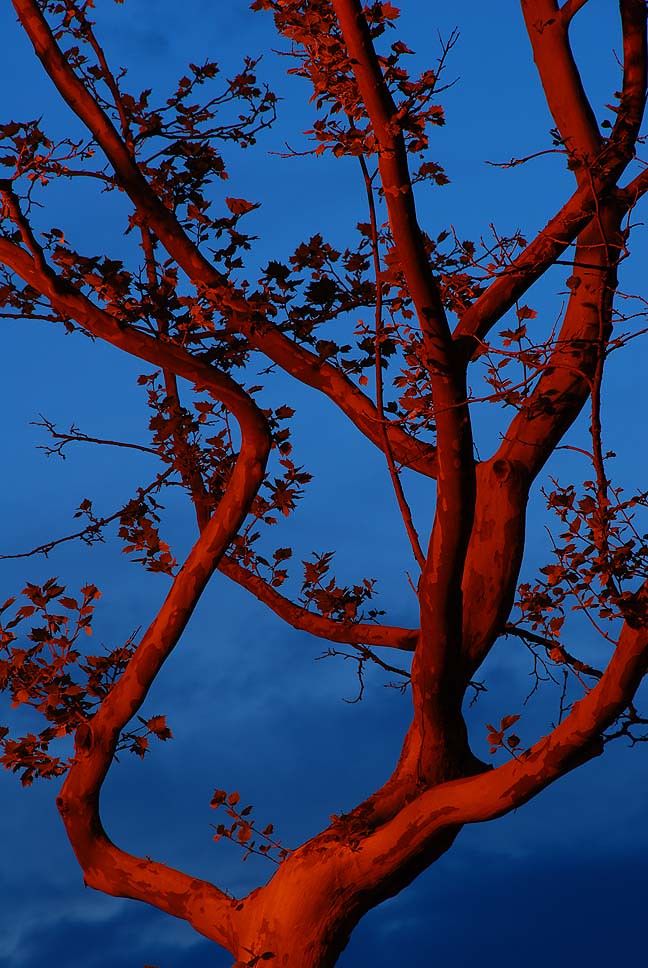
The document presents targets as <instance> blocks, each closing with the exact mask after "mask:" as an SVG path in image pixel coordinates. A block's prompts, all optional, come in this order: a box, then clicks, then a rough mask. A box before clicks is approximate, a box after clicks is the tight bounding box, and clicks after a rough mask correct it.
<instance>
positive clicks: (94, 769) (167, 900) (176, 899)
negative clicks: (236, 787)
mask: <svg viewBox="0 0 648 968" xmlns="http://www.w3.org/2000/svg"><path fill="white" fill-rule="evenodd" d="M15 217H16V218H17V219H18V220H19V221H20V222H21V223H22V220H21V219H20V216H19V214H16V215H15ZM20 227H21V231H22V234H23V238H24V239H25V241H26V244H30V243H29V238H30V237H29V233H28V231H27V229H26V228H25V225H24V224H21V225H20ZM31 245H36V243H35V242H33V241H32V243H31ZM0 259H1V260H2V261H3V262H4V263H5V264H6V265H8V266H9V267H10V268H11V269H13V271H14V272H16V273H17V274H18V275H20V276H21V278H22V279H23V280H24V281H25V282H27V283H28V284H29V285H31V286H33V287H34V288H35V289H37V290H38V291H40V292H42V293H43V295H45V296H47V298H48V299H49V300H50V302H51V304H52V306H53V307H54V308H55V309H56V311H57V312H59V313H61V315H63V316H65V317H69V318H72V319H75V320H76V321H77V322H78V323H80V324H81V325H82V326H83V327H84V328H85V329H87V330H88V332H90V333H92V334H93V335H94V336H96V337H99V338H101V339H104V340H106V341H107V342H109V343H111V344H112V345H114V346H116V347H118V348H119V349H122V350H125V351H126V352H128V353H130V354H131V355H133V356H136V357H138V358H139V359H142V360H145V361H146V362H148V363H152V364H153V365H155V366H160V367H163V368H164V369H167V370H168V371H170V372H173V373H174V374H175V375H176V376H182V377H184V378H185V379H188V380H191V381H192V382H193V383H195V384H197V385H199V386H200V387H201V388H205V389H206V390H207V391H208V392H209V393H210V394H211V395H212V396H213V397H214V398H215V399H216V400H218V401H219V402H220V403H222V404H223V405H224V406H225V407H227V408H228V409H229V410H230V411H231V412H232V413H233V414H234V416H235V417H236V419H237V421H238V423H239V426H240V429H241V436H242V443H241V450H240V453H239V455H238V458H237V460H236V464H235V466H234V470H233V472H232V476H231V478H230V480H229V483H228V485H227V488H226V491H225V494H224V495H223V497H222V499H221V501H220V503H219V504H218V507H217V508H216V510H215V512H214V514H213V515H212V517H211V519H210V520H209V522H208V523H207V525H206V527H205V528H204V530H203V532H202V533H201V535H200V537H199V539H198V541H197V542H196V544H195V545H194V547H193V548H192V550H191V552H190V554H189V556H188V558H187V560H186V561H185V563H184V565H183V566H182V568H181V570H180V571H179V573H178V574H177V576H176V577H175V579H174V581H173V584H172V586H171V589H170V591H169V593H168V595H167V597H166V599H165V601H164V603H163V604H162V607H161V608H160V610H159V612H158V614H157V616H156V617H155V619H154V620H153V622H152V623H151V625H150V626H149V628H148V630H147V631H146V633H145V635H144V636H143V638H142V641H141V643H140V645H139V647H138V648H137V650H136V651H135V653H134V655H133V658H132V659H131V661H130V663H129V665H128V667H127V668H126V670H125V671H124V673H123V675H122V677H121V678H120V679H119V680H118V682H117V683H116V684H115V686H114V687H113V689H112V690H111V692H110V693H109V695H108V696H107V697H106V699H105V700H104V701H103V703H102V704H101V706H100V708H99V710H98V712H97V713H96V715H95V716H94V718H93V719H92V720H91V722H90V723H89V724H87V725H84V726H82V727H80V728H79V730H78V731H77V735H76V757H75V761H74V763H73V765H72V767H71V768H70V771H69V774H68V776H67V779H66V781H65V783H64V785H63V788H62V791H61V794H60V796H59V798H58V801H57V802H58V806H59V810H60V812H61V815H62V817H63V820H64V823H65V826H66V830H67V832H68V837H69V838H70V842H71V844H72V846H73V848H74V851H75V853H76V856H77V858H78V860H79V863H80V865H81V867H82V869H83V872H84V877H85V880H86V883H87V884H89V885H91V886H92V887H95V888H97V889H99V890H102V891H104V892H106V893H108V894H114V895H117V896H123V897H132V898H136V899H139V900H145V901H147V902H148V903H151V904H154V905H156V906H157V907H159V908H161V909H162V910H164V911H166V912H168V913H170V914H173V915H175V916H176V917H181V918H185V919H187V920H189V921H190V922H191V924H192V925H193V926H194V927H195V928H196V930H198V931H200V932H202V933H204V934H206V935H207V936H208V937H210V938H212V939H213V940H216V941H218V942H219V943H221V944H224V945H225V946H226V947H232V944H233V941H232V923H233V918H234V917H235V910H234V907H233V906H232V901H231V899H230V898H229V897H228V896H227V895H225V894H224V893H223V892H221V891H220V890H218V888H216V887H214V886H213V885H211V884H209V883H207V882H205V881H201V880H199V879H195V878H191V877H189V876H188V875H185V874H182V873H180V872H178V871H176V870H173V869H171V868H168V867H166V866H165V865H163V864H159V863H157V862H154V861H151V860H143V859H142V858H139V857H136V856H134V855H132V854H129V853H127V852H125V851H123V850H120V848H118V847H116V846H115V845H114V844H113V843H112V842H111V841H110V840H109V838H108V836H107V835H106V833H105V831H104V829H103V826H102V824H101V819H100V814H99V795H100V791H101V786H102V784H103V781H104V779H105V777H106V774H107V772H108V770H109V768H110V765H111V763H112V760H113V757H114V752H115V747H116V744H117V742H118V739H119V735H120V733H121V730H122V729H123V728H124V726H125V725H126V724H127V723H128V722H129V720H130V719H131V718H132V717H133V716H134V715H135V714H136V713H137V711H138V710H139V708H140V707H141V705H142V703H143V702H144V699H145V698H146V695H147V692H148V690H149V688H150V686H151V684H152V683H153V681H154V679H155V677H156V675H157V674H158V672H159V671H160V669H161V667H162V665H163V663H164V662H165V660H166V659H167V657H168V656H169V654H170V653H171V651H172V650H173V649H174V647H175V646H176V644H177V643H178V641H179V639H180V637H181V635H182V633H183V632H184V629H185V628H186V625H187V623H188V621H189V619H190V618H191V615H192V613H193V611H194V608H195V607H196V604H197V602H198V601H199V599H200V596H201V594H202V592H203V590H204V588H205V586H206V584H207V582H208V581H209V579H210V577H211V575H212V574H213V572H214V570H215V569H216V568H217V566H218V563H219V561H220V559H221V557H222V555H223V554H224V552H225V551H226V549H227V547H228V545H229V544H230V542H231V540H232V538H233V537H234V536H235V535H236V533H237V531H238V529H239V527H240V525H241V523H242V522H243V520H244V518H245V516H246V515H247V513H248V511H249V509H250V506H251V504H252V501H253V500H254V497H255V495H256V493H257V491H258V489H259V486H260V485H261V483H262V481H263V478H264V474H265V466H266V461H267V458H268V454H269V452H270V447H271V436H270V432H269V429H268V425H267V421H266V418H265V416H264V415H263V413H262V411H261V410H260V409H259V408H258V407H257V406H256V404H255V403H254V401H253V400H252V399H251V398H250V397H249V396H248V394H246V393H245V392H244V391H243V390H242V389H241V388H240V387H239V386H238V385H237V384H236V383H235V382H234V381H233V380H232V379H231V377H229V376H227V374H224V373H220V372H219V371H217V370H215V369H214V368H213V367H211V366H208V365H207V364H205V363H202V362H200V361H197V360H195V359H193V357H192V356H191V355H190V354H189V353H187V352H186V351H185V350H184V349H182V348H181V347H178V346H176V345H174V344H171V343H162V342H159V341H157V340H155V339H154V338H152V337H150V336H148V335H146V334H143V333H139V332H137V331H134V330H130V329H128V328H127V327H123V326H120V325H119V323H118V322H117V321H116V320H115V319H113V318H112V317H111V316H110V315H109V314H108V313H106V312H104V311H102V310H100V309H98V308H97V307H95V306H94V305H93V304H92V303H91V302H90V301H89V300H88V299H87V298H86V297H85V296H83V295H82V294H81V293H79V292H77V291H74V290H72V289H71V288H70V287H68V286H67V285H66V284H65V283H64V282H62V281H61V280H59V279H58V278H57V277H56V276H55V274H54V273H53V272H52V270H51V269H50V268H49V267H48V266H47V265H46V264H45V263H44V260H43V259H42V254H41V258H36V257H35V256H32V255H30V254H29V253H27V252H26V251H25V250H24V249H22V248H21V247H20V246H19V245H16V244H15V243H13V242H9V241H8V240H6V239H0Z"/></svg>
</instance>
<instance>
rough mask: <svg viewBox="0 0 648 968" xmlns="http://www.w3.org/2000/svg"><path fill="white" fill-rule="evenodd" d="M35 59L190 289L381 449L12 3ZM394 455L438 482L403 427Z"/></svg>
mask: <svg viewBox="0 0 648 968" xmlns="http://www.w3.org/2000/svg"><path fill="white" fill-rule="evenodd" d="M13 2H14V7H15V9H16V12H17V14H18V17H19V20H20V22H21V24H22V26H23V28H24V29H25V31H26V33H27V35H28V36H29V38H30V40H31V42H32V44H33V46H34V50H35V51H36V54H37V56H38V57H39V59H40V61H41V62H42V64H43V66H44V68H45V70H46V71H47V73H48V74H49V76H50V78H51V80H52V81H53V82H54V84H55V86H56V87H57V89H58V91H59V93H60V94H61V96H62V97H63V99H64V100H65V101H66V102H67V104H68V105H69V106H70V108H71V109H72V110H73V111H74V113H75V114H76V115H77V116H78V118H79V119H80V120H81V121H82V122H83V124H84V125H85V126H86V127H87V128H88V130H89V131H90V132H91V133H92V135H93V137H94V139H95V140H96V142H97V144H98V145H99V146H100V147H101V149H102V150H103V152H104V154H105V155H106V157H107V159H108V161H109V162H110V164H111V166H112V168H113V170H114V172H115V175H116V177H117V182H118V184H119V186H120V187H121V188H122V189H123V190H124V191H125V192H126V193H127V194H128V196H129V197H130V199H131V201H132V203H133V205H134V206H135V208H136V210H137V213H138V216H139V218H140V221H141V222H142V223H143V224H145V225H146V226H147V227H148V228H149V229H151V230H152V231H154V232H155V234H156V236H157V237H158V238H159V240H160V241H161V242H162V244H163V245H164V247H165V248H166V250H167V251H168V252H169V254H170V255H171V256H172V257H173V258H174V259H175V260H176V262H177V263H178V265H179V266H180V267H181V268H182V269H183V271H184V272H185V273H186V274H187V276H188V278H189V279H190V280H191V281H192V283H193V284H194V285H196V286H198V287H202V288H207V289H209V290H211V291H212V292H213V293H215V294H216V295H217V297H218V300H219V307H220V309H221V311H222V312H223V313H224V315H226V316H227V318H228V321H229V324H230V325H231V326H232V327H233V328H234V329H238V330H239V331H240V332H242V333H243V334H244V335H245V336H246V337H247V338H248V340H249V342H250V343H251V345H252V346H254V347H255V348H256V349H258V350H259V351H260V352H262V353H264V354H265V355H266V356H268V357H269V358H270V359H271V360H272V361H273V362H274V363H276V364H277V365H278V366H281V367H282V368H283V369H285V370H286V371H287V372H288V373H290V375H291V376H294V377H295V378H296V379H298V380H301V381H302V382H304V383H306V384H308V385H309V386H312V387H314V388H316V389H318V390H320V391H321V392H323V393H325V394H326V395H327V396H328V397H329V398H330V399H331V400H333V402H334V403H336V404H337V405H338V406H339V407H340V408H341V409H342V410H343V412H344V413H346V415H347V416H348V417H349V418H350V419H351V420H352V421H353V423H354V424H355V425H356V426H357V427H358V428H359V429H360V430H361V431H362V433H364V434H365V436H367V437H368V438H369V439H370V440H371V441H372V442H373V443H375V444H376V445H377V446H378V447H379V448H381V449H382V447H383V443H382V431H381V421H380V416H379V414H378V412H377V410H376V408H375V406H374V405H373V403H372V402H371V401H370V400H369V398H368V397H366V396H365V395H364V394H363V393H362V391H361V390H359V389H358V388H357V387H356V386H355V385H354V384H353V383H352V381H351V380H349V379H348V378H347V377H346V376H345V375H344V374H343V373H341V372H340V371H339V370H338V369H337V368H336V367H334V366H332V365H331V364H329V363H325V362H322V361H321V360H320V359H319V358H318V357H317V356H316V355H315V354H314V353H311V352H309V351H308V350H306V349H305V348H303V347H300V346H297V345H296V344H295V343H293V342H292V341H291V340H290V339H289V338H288V337H286V336H285V335H284V334H283V333H281V332H280V331H279V330H278V329H277V327H276V326H273V325H272V324H271V323H269V322H268V321H267V320H266V319H264V318H263V316H262V315H261V314H260V313H259V312H258V310H257V309H255V308H254V307H252V306H250V305H249V304H248V302H247V300H246V299H245V297H244V295H243V294H242V293H241V292H240V291H237V290H236V289H235V287H234V286H233V285H232V284H231V282H230V280H229V279H228V278H227V277H226V276H225V275H223V274H222V273H220V272H219V271H218V270H217V269H216V268H215V267H214V266H213V265H212V264H211V263H210V262H209V261H208V260H207V259H206V258H205V257H204V255H203V254H202V253H201V251H200V249H199V248H198V247H197V246H196V245H195V244H194V242H193V241H192V240H191V239H190V238H189V236H188V235H187V234H186V232H185V230H184V228H183V227H182V225H181V224H180V222H179V221H178V219H177V218H176V217H175V215H174V213H173V212H172V211H170V210H169V209H168V208H167V207H166V206H165V205H164V204H163V202H162V201H161V200H160V199H159V198H158V196H157V195H156V194H155V192H154V191H153V190H152V188H151V186H150V185H149V183H148V181H147V180H146V178H145V177H144V175H143V174H142V172H141V170H140V168H139V167H138V165H137V163H136V161H135V160H134V159H133V156H132V154H131V151H130V149H129V147H128V145H127V144H126V143H125V141H124V139H123V138H122V137H121V136H120V134H119V133H118V131H117V130H116V129H115V126H114V125H113V123H112V121H111V120H110V118H109V117H108V116H107V115H106V113H105V112H104V111H103V110H102V108H101V107H100V105H99V104H97V102H96V101H95V100H94V98H93V97H92V94H91V93H90V92H89V91H88V90H87V88H86V87H85V85H84V84H83V83H82V81H81V80H79V78H78V77H77V76H76V74H75V73H74V70H73V69H72V67H71V66H70V64H69V63H68V62H67V60H66V58H65V56H64V54H63V52H62V51H61V49H60V48H59V46H58V44H57V42H56V40H55V38H54V35H53V34H52V31H51V29H50V27H49V25H48V23H47V21H46V20H45V17H44V16H43V13H42V11H41V9H40V4H39V3H38V2H37V0H13ZM386 429H387V434H388V436H389V439H390V442H391V445H392V448H393V452H394V456H395V457H396V459H397V460H398V461H400V462H401V463H403V464H406V465H407V466H411V467H412V468H413V469H415V470H418V471H419V472H421V473H423V474H427V475H429V476H431V477H434V476H435V473H436V471H435V454H434V448H433V447H431V446H430V445H428V444H424V443H421V442H419V441H414V440H412V438H410V437H409V436H408V435H407V434H406V433H405V432H404V431H403V430H402V429H401V428H400V427H398V426H396V425H394V424H391V423H390V424H389V425H388V426H387V428H386Z"/></svg>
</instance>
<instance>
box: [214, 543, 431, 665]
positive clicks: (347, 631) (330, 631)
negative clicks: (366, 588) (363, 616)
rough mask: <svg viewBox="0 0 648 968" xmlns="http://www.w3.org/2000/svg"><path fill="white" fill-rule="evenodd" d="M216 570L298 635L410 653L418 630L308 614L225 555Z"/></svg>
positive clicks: (413, 647) (313, 613)
mask: <svg viewBox="0 0 648 968" xmlns="http://www.w3.org/2000/svg"><path fill="white" fill-rule="evenodd" d="M218 568H219V571H222V572H223V574H224V575H227V577H228V578H231V579H232V581H235V582H236V583H237V584H238V585H241V586H242V587H243V588H246V589H247V590H248V591H249V592H251V593H252V594H253V595H254V596H255V598H258V599H259V601H260V602H263V603H264V604H265V605H267V606H268V607H269V608H271V609H272V611H273V612H274V613H275V615H278V616H279V618H282V619H283V620H284V621H285V622H287V623H288V624H289V625H292V627H293V628H295V629H299V630H300V631H302V632H309V633H310V634H311V635H316V636H317V637H318V638H320V639H328V640H329V641H330V642H340V643H342V644H347V645H373V646H385V647H386V648H390V649H402V650H404V651H406V652H413V651H414V649H415V646H416V642H417V639H418V635H419V631H418V629H404V628H398V627H397V626H393V625H370V624H368V623H366V622H357V623H351V622H338V621H336V620H335V619H331V618H326V617H325V616H324V615H317V614H316V613H315V612H309V611H308V610H307V609H305V608H302V607H301V606H300V605H296V604H295V603H294V602H291V601H290V600H289V599H288V598H285V597H284V596H283V595H281V594H280V593H279V592H278V591H277V590H276V589H275V588H271V587H270V585H268V583H267V582H265V581H264V580H263V579H262V578H259V577H258V575H254V574H252V572H250V571H248V570H247V568H244V567H243V566H242V565H240V564H239V563H238V562H237V561H235V560H234V559H233V558H231V557H230V556H229V555H225V556H224V557H223V558H222V559H221V562H220V564H219V566H218Z"/></svg>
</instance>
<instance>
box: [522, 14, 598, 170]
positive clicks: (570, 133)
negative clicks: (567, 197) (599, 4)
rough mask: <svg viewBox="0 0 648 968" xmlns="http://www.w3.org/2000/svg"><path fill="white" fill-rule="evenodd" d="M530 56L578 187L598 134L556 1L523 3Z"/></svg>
mask: <svg viewBox="0 0 648 968" xmlns="http://www.w3.org/2000/svg"><path fill="white" fill-rule="evenodd" d="M522 12H523V14H524V19H525V22H526V27H527V32H528V34H529V40H530V41H531V46H532V48H533V57H534V60H535V63H536V66H537V68H538V72H539V74H540V80H541V82H542V87H543V89H544V92H545V97H546V99H547V104H548V106H549V110H550V111H551V114H552V115H553V119H554V121H555V123H556V127H557V128H558V131H559V132H560V136H561V138H562V140H563V143H564V145H565V148H566V149H567V154H568V156H569V162H570V167H571V168H572V169H573V170H574V172H575V174H576V178H577V180H578V182H579V184H582V183H583V181H584V180H585V179H586V178H587V170H588V169H589V168H590V167H591V164H592V162H593V161H594V159H595V158H596V157H597V155H598V153H599V151H600V149H601V144H602V140H601V135H600V132H599V129H598V125H597V123H596V118H595V117H594V112H593V111H592V107H591V105H590V103H589V100H588V98H587V95H586V94H585V89H584V88H583V84H582V81H581V77H580V74H579V71H578V67H577V66H576V62H575V60H574V56H573V54H572V50H571V46H570V43H569V34H568V22H567V21H566V19H565V18H564V17H561V16H560V15H559V10H558V2H557V0H522Z"/></svg>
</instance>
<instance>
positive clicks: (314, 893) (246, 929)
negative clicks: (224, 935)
mask: <svg viewBox="0 0 648 968" xmlns="http://www.w3.org/2000/svg"><path fill="white" fill-rule="evenodd" d="M352 818H353V815H351V814H350V815H348V816H347V817H344V818H341V819H340V821H339V822H338V823H337V824H336V825H335V826H334V828H332V829H331V830H330V831H329V832H328V833H327V834H325V835H322V836H321V837H320V838H316V839H315V840H313V841H311V842H310V844H308V845H305V846H304V847H303V848H300V850H298V851H296V852H295V853H294V854H293V855H292V856H291V857H289V858H288V859H287V860H286V861H284V863H283V864H282V866H281V867H280V868H279V869H278V870H277V873H276V874H275V876H274V877H273V878H272V880H271V881H269V883H268V884H266V885H265V887H262V888H259V890H257V891H254V892H253V893H252V894H250V895H249V897H247V898H246V900H245V901H244V902H243V904H244V909H243V911H241V920H240V922H239V930H238V938H237V948H236V951H235V955H236V958H237V960H236V961H235V962H234V966H235V968H253V966H255V965H258V966H260V965H262V964H264V963H265V962H266V961H267V962H268V963H269V964H272V965H273V966H276V968H279V966H282V968H284V966H285V968H331V966H333V965H336V964H337V961H338V958H339V957H340V954H341V953H342V951H343V950H344V948H345V947H346V945H347V942H348V940H349V938H350V936H351V932H352V931H353V929H354V928H355V927H356V925H357V924H358V923H359V921H360V920H361V919H362V918H363V917H364V915H365V914H366V913H367V912H368V911H370V910H371V909H372V908H374V907H376V906H377V905H378V904H380V903H381V902H383V901H385V900H386V899H387V898H389V897H392V896H393V895H395V894H397V893H398V892H399V891H401V890H402V889H403V888H404V887H406V886H407V885H408V884H410V883H411V882H412V881H413V880H414V878H415V877H417V876H418V874H419V873H421V871H423V870H425V869H427V868H428V867H429V866H430V865H431V864H433V863H434V861H436V860H437V859H438V858H439V857H440V856H441V855H442V854H444V853H445V852H446V850H448V848H449V847H450V846H451V845H452V843H453V842H454V840H455V838H456V836H457V833H458V832H459V827H453V828H447V829H445V830H443V831H441V832H440V833H439V834H438V836H437V837H436V838H435V839H434V841H433V842H431V843H430V844H428V846H427V847H426V849H425V850H424V851H421V852H420V853H419V854H418V855H417V856H415V857H413V858H412V857H404V856H403V857H401V856H400V850H399V848H396V849H395V850H394V851H393V852H391V851H387V852H386V853H385V854H384V855H382V856H379V857H375V858H373V861H372V862H371V863H367V860H366V858H363V849H362V842H361V837H360V836H359V831H358V830H357V828H356V826H355V823H354V821H353V819H352Z"/></svg>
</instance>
